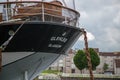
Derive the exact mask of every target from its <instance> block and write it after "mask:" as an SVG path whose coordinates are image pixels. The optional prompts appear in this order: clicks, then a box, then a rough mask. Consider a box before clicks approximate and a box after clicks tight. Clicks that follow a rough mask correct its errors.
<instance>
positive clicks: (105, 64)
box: [103, 63, 108, 71]
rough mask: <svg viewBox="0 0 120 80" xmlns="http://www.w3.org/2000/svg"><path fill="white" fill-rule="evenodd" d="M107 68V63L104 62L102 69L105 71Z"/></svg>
mask: <svg viewBox="0 0 120 80" xmlns="http://www.w3.org/2000/svg"><path fill="white" fill-rule="evenodd" d="M107 69H108V64H107V63H104V65H103V70H104V71H106V70H107Z"/></svg>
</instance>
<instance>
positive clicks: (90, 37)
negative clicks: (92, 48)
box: [79, 32, 95, 41]
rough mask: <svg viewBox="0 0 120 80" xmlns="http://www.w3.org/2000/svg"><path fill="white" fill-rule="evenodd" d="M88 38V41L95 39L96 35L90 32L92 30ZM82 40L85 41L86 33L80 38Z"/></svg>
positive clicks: (88, 33)
mask: <svg viewBox="0 0 120 80" xmlns="http://www.w3.org/2000/svg"><path fill="white" fill-rule="evenodd" d="M87 39H88V41H92V40H94V39H95V36H94V35H93V34H92V33H90V32H87ZM79 40H80V41H84V35H82V36H81V37H80V38H79Z"/></svg>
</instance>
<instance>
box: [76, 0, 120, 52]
mask: <svg viewBox="0 0 120 80" xmlns="http://www.w3.org/2000/svg"><path fill="white" fill-rule="evenodd" d="M87 3H89V4H87ZM76 8H77V10H78V11H79V12H80V14H81V17H80V21H79V23H80V25H84V28H85V29H87V30H88V31H89V32H88V34H89V33H91V34H90V35H92V36H93V37H91V36H89V40H88V41H89V46H90V47H97V48H99V49H100V50H101V51H120V38H119V36H120V0H76ZM81 38H82V39H81ZM81 38H80V39H79V40H78V41H77V43H76V44H75V46H74V47H75V48H78V47H81V46H84V45H82V43H83V42H81V41H83V36H81Z"/></svg>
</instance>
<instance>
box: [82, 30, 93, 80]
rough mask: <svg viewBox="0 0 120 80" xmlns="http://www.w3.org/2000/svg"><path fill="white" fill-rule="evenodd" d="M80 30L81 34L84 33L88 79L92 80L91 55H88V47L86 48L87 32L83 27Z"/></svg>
mask: <svg viewBox="0 0 120 80" xmlns="http://www.w3.org/2000/svg"><path fill="white" fill-rule="evenodd" d="M82 31H83V35H84V42H85V43H84V45H85V53H86V57H87V62H88V68H89V73H90V80H94V76H93V72H92V63H91V57H90V53H89V48H88V40H87V32H86V31H85V30H84V29H83V30H82Z"/></svg>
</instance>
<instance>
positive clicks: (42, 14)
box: [0, 1, 80, 26]
mask: <svg viewBox="0 0 120 80" xmlns="http://www.w3.org/2000/svg"><path fill="white" fill-rule="evenodd" d="M18 4H19V5H20V4H22V5H21V6H18ZM1 5H2V6H3V5H6V8H3V9H4V11H5V12H4V13H5V15H4V17H3V18H5V17H6V21H8V20H11V19H17V18H18V19H19V18H23V17H30V16H35V15H37V16H38V15H39V18H41V19H39V20H40V21H43V22H44V21H49V22H57V21H58V22H57V23H64V22H65V24H67V25H71V26H76V23H77V20H78V18H79V17H80V14H79V13H78V12H77V11H75V10H73V9H70V8H67V7H64V6H62V5H57V4H53V3H49V2H41V1H17V2H16V1H12V2H1V3H0V6H1ZM9 5H10V7H8V6H9ZM49 6H50V7H51V6H52V8H50V7H49ZM0 13H2V14H4V13H3V12H0ZM46 16H47V18H46ZM50 16H51V17H50ZM7 18H8V19H7ZM30 18H31V17H30ZM48 18H49V19H48ZM55 18H56V19H57V21H56V20H54V19H55ZM58 18H59V19H58ZM30 20H31V19H30ZM51 20H53V21H51ZM4 21H5V20H4ZM0 22H2V21H0Z"/></svg>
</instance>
